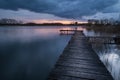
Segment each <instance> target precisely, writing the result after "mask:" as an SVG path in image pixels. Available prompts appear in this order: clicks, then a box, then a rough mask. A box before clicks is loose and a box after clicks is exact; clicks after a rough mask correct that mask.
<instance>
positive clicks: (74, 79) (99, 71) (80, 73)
mask: <svg viewBox="0 0 120 80" xmlns="http://www.w3.org/2000/svg"><path fill="white" fill-rule="evenodd" d="M48 80H113V78H112V76H111V75H110V73H109V72H108V70H107V69H106V67H105V66H104V65H103V63H102V62H101V61H100V60H99V57H98V56H97V54H96V53H95V52H94V51H93V50H92V48H91V45H90V44H89V42H88V39H87V38H86V37H85V36H84V34H83V33H82V32H81V31H76V32H75V34H74V35H73V36H72V38H71V40H70V41H69V43H68V45H67V46H66V48H65V50H64V51H63V53H62V54H61V56H60V57H59V60H58V61H57V63H56V65H55V67H54V69H53V70H52V72H51V73H50V75H49V77H48Z"/></svg>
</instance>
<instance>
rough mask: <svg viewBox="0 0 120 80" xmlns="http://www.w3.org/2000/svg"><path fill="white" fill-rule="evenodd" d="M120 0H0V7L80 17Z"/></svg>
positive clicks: (101, 9)
mask: <svg viewBox="0 0 120 80" xmlns="http://www.w3.org/2000/svg"><path fill="white" fill-rule="evenodd" d="M118 1H119V0H0V8H2V9H10V10H18V9H20V8H21V9H27V10H30V11H34V12H39V13H48V14H54V15H57V16H60V17H67V18H80V17H81V16H84V15H92V14H95V13H97V12H102V11H103V10H105V9H106V8H107V7H110V6H113V5H115V4H116V3H117V2H118Z"/></svg>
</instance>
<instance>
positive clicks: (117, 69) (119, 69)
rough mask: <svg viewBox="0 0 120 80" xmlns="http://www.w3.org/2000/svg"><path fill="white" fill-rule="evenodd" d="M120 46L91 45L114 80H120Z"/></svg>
mask: <svg viewBox="0 0 120 80" xmlns="http://www.w3.org/2000/svg"><path fill="white" fill-rule="evenodd" d="M119 47H120V45H101V46H100V45H99V46H98V44H97V45H93V48H94V50H95V51H96V52H97V53H98V55H99V57H100V59H101V60H102V62H103V63H104V64H105V66H106V67H107V68H108V70H109V71H110V72H111V74H112V76H113V77H114V79H115V80H120V76H119V75H120V48H119Z"/></svg>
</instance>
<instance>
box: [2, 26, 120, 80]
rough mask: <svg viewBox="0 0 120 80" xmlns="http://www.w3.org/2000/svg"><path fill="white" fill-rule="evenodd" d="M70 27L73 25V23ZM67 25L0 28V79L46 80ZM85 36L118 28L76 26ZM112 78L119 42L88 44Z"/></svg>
mask: <svg viewBox="0 0 120 80" xmlns="http://www.w3.org/2000/svg"><path fill="white" fill-rule="evenodd" d="M73 27H74V26H73ZM73 27H69V26H54V27H53V26H40V27H37V26H33V27H29V26H22V27H20V26H14V27H11V26H6V27H0V75H1V76H0V80H46V79H47V77H48V75H49V73H50V71H51V70H52V68H53V67H54V65H55V63H56V61H57V59H58V58H59V56H60V54H61V53H62V51H63V50H64V48H65V47H66V45H67V43H68V41H69V40H70V38H71V36H70V35H67V36H65V35H64V36H60V34H59V30H61V29H71V28H73ZM78 29H79V30H83V31H84V34H85V35H86V36H99V37H100V36H116V35H119V34H120V33H119V30H117V31H118V32H117V31H116V30H114V29H109V28H107V29H106V28H105V29H104V28H103V29H101V28H99V27H98V28H89V27H78ZM92 48H93V49H94V51H95V52H96V53H97V54H98V56H99V57H100V60H101V61H102V62H103V63H104V65H105V66H106V67H107V69H108V70H109V71H110V73H111V74H112V76H113V77H114V79H115V80H120V76H119V75H120V45H118V44H98V43H94V44H92Z"/></svg>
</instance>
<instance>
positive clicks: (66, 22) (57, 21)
mask: <svg viewBox="0 0 120 80" xmlns="http://www.w3.org/2000/svg"><path fill="white" fill-rule="evenodd" d="M33 22H34V23H37V24H42V23H62V24H73V23H75V22H77V23H79V24H83V23H87V22H86V21H75V20H33Z"/></svg>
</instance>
